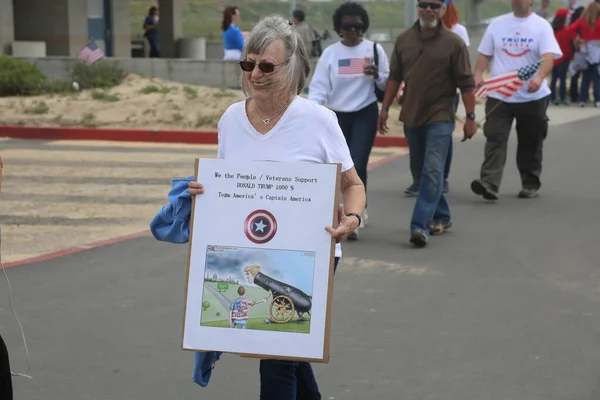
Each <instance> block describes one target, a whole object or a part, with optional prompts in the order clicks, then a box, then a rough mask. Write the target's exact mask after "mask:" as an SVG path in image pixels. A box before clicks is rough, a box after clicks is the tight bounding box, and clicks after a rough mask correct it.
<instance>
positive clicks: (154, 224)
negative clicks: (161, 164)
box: [150, 175, 194, 243]
mask: <svg viewBox="0 0 600 400" xmlns="http://www.w3.org/2000/svg"><path fill="white" fill-rule="evenodd" d="M193 179H194V176H193V175H192V176H189V177H187V178H183V179H173V180H172V181H171V190H170V191H169V195H168V199H169V204H167V205H165V206H163V207H162V208H161V209H160V211H159V212H158V213H157V214H156V215H155V216H154V218H153V219H152V221H151V222H150V231H151V232H152V235H153V236H154V238H155V239H156V240H160V241H163V242H171V243H187V242H188V241H189V239H190V216H191V214H192V196H191V195H190V194H189V192H188V183H189V182H191V181H193Z"/></svg>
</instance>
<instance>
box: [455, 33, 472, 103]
mask: <svg viewBox="0 0 600 400" xmlns="http://www.w3.org/2000/svg"><path fill="white" fill-rule="evenodd" d="M452 32H454V33H456V34H457V35H458V36H460V38H461V39H462V40H463V41H464V42H465V45H466V46H467V47H469V46H471V42H470V41H469V33H468V32H467V28H465V26H464V25H461V24H456V25H454V26H453V27H452ZM456 93H459V94H460V89H456Z"/></svg>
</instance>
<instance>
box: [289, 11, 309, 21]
mask: <svg viewBox="0 0 600 400" xmlns="http://www.w3.org/2000/svg"><path fill="white" fill-rule="evenodd" d="M292 16H293V17H294V18H296V19H297V20H298V21H300V22H302V21H304V18H306V15H304V11H302V10H294V12H293V13H292Z"/></svg>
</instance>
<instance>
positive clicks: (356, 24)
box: [341, 22, 364, 31]
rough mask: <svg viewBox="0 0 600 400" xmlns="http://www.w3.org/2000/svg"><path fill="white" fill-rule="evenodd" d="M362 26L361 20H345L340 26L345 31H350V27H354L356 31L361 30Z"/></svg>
mask: <svg viewBox="0 0 600 400" xmlns="http://www.w3.org/2000/svg"><path fill="white" fill-rule="evenodd" d="M363 27H364V24H363V23H362V22H347V23H344V24H342V26H341V28H342V29H343V30H345V31H351V30H352V29H356V30H357V31H361V30H362V29H363Z"/></svg>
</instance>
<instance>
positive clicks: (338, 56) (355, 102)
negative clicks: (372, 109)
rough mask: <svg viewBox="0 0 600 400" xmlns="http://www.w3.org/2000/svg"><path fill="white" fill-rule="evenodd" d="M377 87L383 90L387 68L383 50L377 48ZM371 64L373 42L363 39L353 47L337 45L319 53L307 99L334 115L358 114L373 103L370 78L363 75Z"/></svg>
mask: <svg viewBox="0 0 600 400" xmlns="http://www.w3.org/2000/svg"><path fill="white" fill-rule="evenodd" d="M377 54H378V57H379V59H378V64H379V67H378V71H379V76H378V79H377V86H378V87H379V88H380V89H382V90H385V84H386V82H387V79H388V76H389V75H390V64H389V60H388V57H387V54H386V53H385V50H383V47H381V45H380V44H379V43H378V44H377ZM370 62H374V51H373V42H372V41H370V40H367V39H363V41H362V42H361V43H360V44H358V45H356V46H351V47H350V46H344V45H343V44H342V42H337V43H334V44H332V45H331V46H328V47H326V48H325V50H323V54H321V57H319V61H318V62H317V66H316V67H315V73H314V74H313V76H312V79H311V81H310V85H309V88H308V98H309V100H312V101H314V102H315V103H317V104H321V105H326V106H327V107H328V108H330V109H332V110H334V111H341V112H353V111H358V110H362V109H363V108H365V107H366V106H368V105H369V104H372V103H374V102H376V101H377V97H376V96H375V85H374V82H375V80H374V78H373V77H372V76H369V75H365V74H364V72H363V67H364V65H365V63H370Z"/></svg>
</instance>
